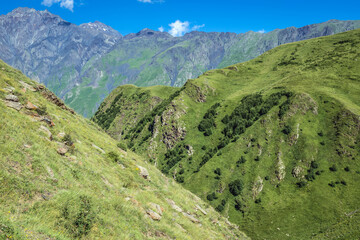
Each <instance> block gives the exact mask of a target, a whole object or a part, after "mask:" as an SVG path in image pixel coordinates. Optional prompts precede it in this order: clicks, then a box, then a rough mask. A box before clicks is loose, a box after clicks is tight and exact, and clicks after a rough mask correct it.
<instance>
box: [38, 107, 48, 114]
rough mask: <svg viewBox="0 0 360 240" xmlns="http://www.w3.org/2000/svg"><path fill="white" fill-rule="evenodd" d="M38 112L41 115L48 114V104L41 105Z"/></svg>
mask: <svg viewBox="0 0 360 240" xmlns="http://www.w3.org/2000/svg"><path fill="white" fill-rule="evenodd" d="M36 112H37V114H39V115H40V116H44V115H47V108H46V106H40V107H38V108H36Z"/></svg>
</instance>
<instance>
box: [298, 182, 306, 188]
mask: <svg viewBox="0 0 360 240" xmlns="http://www.w3.org/2000/svg"><path fill="white" fill-rule="evenodd" d="M296 185H297V186H298V187H299V188H303V187H305V186H306V182H305V181H300V182H297V183H296Z"/></svg>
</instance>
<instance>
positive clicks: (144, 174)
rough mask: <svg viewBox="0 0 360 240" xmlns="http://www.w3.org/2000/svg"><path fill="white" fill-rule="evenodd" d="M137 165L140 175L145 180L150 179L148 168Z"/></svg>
mask: <svg viewBox="0 0 360 240" xmlns="http://www.w3.org/2000/svg"><path fill="white" fill-rule="evenodd" d="M137 167H138V168H139V170H140V172H139V174H140V176H142V177H143V178H144V179H146V180H150V175H149V172H148V170H147V169H146V168H144V167H142V166H137Z"/></svg>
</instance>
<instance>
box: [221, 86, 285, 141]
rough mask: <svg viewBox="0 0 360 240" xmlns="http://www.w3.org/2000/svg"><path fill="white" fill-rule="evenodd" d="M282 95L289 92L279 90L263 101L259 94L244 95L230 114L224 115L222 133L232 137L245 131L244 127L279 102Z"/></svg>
mask: <svg viewBox="0 0 360 240" xmlns="http://www.w3.org/2000/svg"><path fill="white" fill-rule="evenodd" d="M282 96H286V97H288V98H290V97H291V96H292V93H291V92H286V91H280V92H277V93H273V94H271V95H270V96H269V97H268V98H267V99H266V100H265V101H264V100H263V97H262V95H261V94H258V93H257V94H252V95H248V96H246V97H244V98H243V99H242V100H241V104H240V105H239V106H238V107H236V108H235V109H234V111H233V112H232V114H231V115H230V116H228V115H226V116H225V117H224V118H223V119H222V122H223V123H224V124H225V125H226V127H225V128H224V130H223V134H224V135H225V136H226V137H228V138H233V137H235V136H236V135H240V134H242V133H244V132H245V130H246V128H248V127H250V126H252V124H253V123H254V122H255V121H257V120H258V119H259V118H260V117H261V116H262V115H264V114H266V113H268V111H270V109H271V108H272V107H274V106H276V105H278V104H279V101H280V99H281V97H282Z"/></svg>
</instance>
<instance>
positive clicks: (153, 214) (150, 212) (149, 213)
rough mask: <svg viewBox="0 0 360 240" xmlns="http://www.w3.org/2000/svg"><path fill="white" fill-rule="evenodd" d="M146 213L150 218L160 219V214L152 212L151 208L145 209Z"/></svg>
mask: <svg viewBox="0 0 360 240" xmlns="http://www.w3.org/2000/svg"><path fill="white" fill-rule="evenodd" d="M146 213H147V214H148V215H149V216H150V218H151V219H152V220H155V221H160V219H161V216H160V215H159V214H157V213H156V212H154V211H153V210H151V209H147V210H146Z"/></svg>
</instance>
